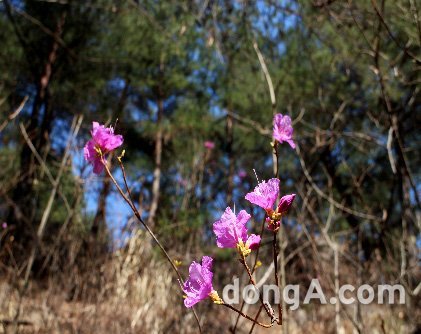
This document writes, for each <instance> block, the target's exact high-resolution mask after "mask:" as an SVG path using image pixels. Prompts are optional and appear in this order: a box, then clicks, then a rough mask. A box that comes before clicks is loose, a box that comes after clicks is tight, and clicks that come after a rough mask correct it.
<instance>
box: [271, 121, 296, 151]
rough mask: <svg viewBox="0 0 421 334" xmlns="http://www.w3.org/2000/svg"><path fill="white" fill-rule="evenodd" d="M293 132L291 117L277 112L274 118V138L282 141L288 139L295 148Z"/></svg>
mask: <svg viewBox="0 0 421 334" xmlns="http://www.w3.org/2000/svg"><path fill="white" fill-rule="evenodd" d="M293 132H294V129H293V128H292V125H291V118H290V117H289V116H288V115H285V116H284V115H282V114H276V115H275V117H274V119H273V138H275V140H277V141H278V142H280V143H283V142H284V141H286V142H287V143H288V144H289V145H290V146H291V147H292V148H295V143H294V141H293V140H292V133H293Z"/></svg>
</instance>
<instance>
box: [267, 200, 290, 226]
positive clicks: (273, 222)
mask: <svg viewBox="0 0 421 334" xmlns="http://www.w3.org/2000/svg"><path fill="white" fill-rule="evenodd" d="M294 199H295V194H290V195H285V196H282V197H281V200H280V201H279V205H278V207H277V209H276V211H275V212H273V213H272V215H271V217H267V218H266V222H267V223H268V229H269V230H271V231H277V230H278V229H279V227H280V226H281V220H282V216H283V215H285V214H286V213H287V211H288V210H289V208H290V207H291V205H292V202H293V201H294ZM272 218H273V219H272Z"/></svg>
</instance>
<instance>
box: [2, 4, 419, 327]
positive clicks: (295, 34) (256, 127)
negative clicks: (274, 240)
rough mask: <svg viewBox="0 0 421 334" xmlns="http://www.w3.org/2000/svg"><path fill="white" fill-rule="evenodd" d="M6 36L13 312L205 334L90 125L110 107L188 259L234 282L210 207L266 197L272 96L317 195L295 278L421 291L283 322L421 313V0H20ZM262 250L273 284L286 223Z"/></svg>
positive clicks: (306, 215) (293, 230) (174, 244)
mask: <svg viewBox="0 0 421 334" xmlns="http://www.w3.org/2000/svg"><path fill="white" fill-rule="evenodd" d="M0 40H1V41H2V44H1V47H0V111H1V112H0V184H1V187H0V219H1V221H0V223H1V226H0V333H9V332H10V333H16V332H21V333H51V332H57V333H197V325H196V323H195V320H194V318H193V315H192V313H191V312H190V311H189V310H187V309H185V308H184V306H183V299H182V296H181V294H180V291H179V289H178V283H177V279H176V277H175V275H174V273H173V272H172V271H171V268H170V267H169V265H168V263H167V262H165V259H164V258H163V257H162V254H161V253H160V252H159V250H158V249H157V248H156V246H155V245H154V243H153V242H152V241H151V240H150V238H148V237H147V236H146V235H145V232H144V230H143V229H142V228H140V227H139V226H138V225H137V223H136V220H135V219H133V216H132V214H131V212H130V211H129V208H128V207H127V206H126V205H125V203H124V202H123V201H122V200H121V199H119V197H118V196H117V193H116V191H115V189H114V187H113V185H112V183H110V181H109V179H108V178H106V177H102V176H101V177H98V176H95V175H93V174H92V167H91V166H89V165H87V164H86V162H85V161H84V160H83V146H84V144H85V142H86V141H87V139H88V137H89V131H90V129H91V126H92V121H98V122H100V123H106V124H109V125H114V124H115V125H116V133H119V134H122V135H123V136H124V138H125V142H124V145H123V147H124V149H125V150H126V156H125V158H124V163H125V166H126V171H127V174H128V181H129V184H130V186H131V187H132V189H133V193H134V196H135V198H136V202H137V204H138V206H139V208H140V211H141V213H142V216H143V217H144V218H145V220H146V221H147V222H148V223H149V225H150V226H151V228H152V229H153V230H154V231H155V233H156V234H157V235H158V236H159V238H160V240H161V242H162V243H163V244H164V245H165V247H166V249H167V250H168V252H169V253H170V255H171V256H172V258H174V259H177V260H178V261H180V262H181V264H180V270H181V272H182V273H183V274H184V275H187V273H188V265H189V264H190V262H191V261H193V260H196V261H197V260H200V259H201V257H202V255H203V254H207V255H211V256H212V257H214V258H215V278H214V287H215V288H216V289H218V290H219V291H221V290H222V288H223V287H224V285H226V284H228V283H231V282H232V280H233V277H234V276H237V277H238V276H239V277H241V278H242V280H241V282H242V284H244V285H245V284H247V279H246V276H245V275H244V274H243V272H242V271H241V266H240V264H239V263H238V261H237V260H236V255H235V251H233V250H232V251H231V250H226V249H222V250H221V249H218V248H216V246H215V238H214V236H213V234H212V223H213V222H214V221H215V220H216V219H217V218H219V216H220V215H221V214H222V212H223V210H224V209H225V207H226V206H228V205H231V206H232V205H234V204H235V205H236V207H237V208H244V209H247V210H248V211H249V212H251V211H252V210H253V209H252V207H251V206H250V204H249V203H248V202H246V201H245V200H244V195H245V194H246V193H247V192H248V191H251V190H252V189H253V188H254V186H255V185H256V184H257V181H256V178H255V175H254V173H253V169H255V170H256V173H257V174H258V176H259V179H260V180H262V179H268V178H270V177H272V176H273V167H272V147H271V145H270V141H271V134H272V118H273V115H274V113H283V114H288V115H290V116H291V118H292V120H293V126H294V139H295V142H296V143H297V149H296V150H295V151H294V150H291V149H290V148H289V147H287V146H286V145H285V144H284V145H282V146H280V151H279V153H280V179H281V192H282V193H283V194H285V193H292V192H293V193H296V194H297V198H296V201H295V203H294V206H293V208H292V209H291V210H290V213H289V215H288V217H287V218H286V219H284V225H283V228H282V231H281V235H282V237H281V241H280V244H279V250H280V255H279V265H280V268H281V272H282V284H283V285H285V284H300V286H301V287H302V289H301V293H302V294H305V288H306V287H308V286H309V282H310V281H311V279H312V278H319V279H320V282H321V283H322V287H323V289H324V290H325V291H326V294H327V295H331V296H332V295H335V291H336V292H337V286H338V284H341V285H342V284H346V283H348V284H354V285H356V286H359V285H361V284H363V283H366V284H370V285H372V286H377V284H386V283H387V284H397V283H399V284H402V285H403V286H404V287H405V293H406V303H405V305H390V306H389V305H375V304H373V305H369V306H362V305H358V304H353V305H347V306H344V305H341V306H330V305H319V304H317V303H313V304H311V305H306V306H302V307H301V308H300V309H299V310H297V311H289V312H287V311H286V310H284V326H283V327H282V333H354V332H355V333H415V332H417V331H418V333H419V331H420V326H421V323H420V319H421V315H420V298H419V294H420V290H421V286H420V278H421V273H420V263H419V261H420V247H421V239H420V234H419V233H420V224H421V223H420V198H419V197H420V176H421V175H420V170H419V166H420V164H421V161H420V151H419V142H420V124H421V119H420V118H421V113H420V109H421V106H420V87H421V86H420V82H421V77H420V59H421V53H420V50H421V4H420V2H418V1H416V0H371V1H369V0H358V1H357V0H336V1H335V0H313V1H310V0H308V1H304V0H279V1H277V0H256V1H247V0H237V1H236V0H231V1H230V0H200V1H199V0H190V1H174V0H170V1H154V0H143V1H139V0H138V1H135V0H133V1H117V0H114V1H113V0H97V1H95V0H89V1H76V0H74V1H72V0H3V1H0ZM117 120H118V121H117ZM417 124H418V125H417ZM205 141H212V142H214V144H215V147H214V148H206V147H205V146H204V143H205ZM117 154H119V153H117ZM110 158H111V157H110ZM110 162H111V159H110ZM111 163H112V162H111ZM113 166H114V168H113V170H114V172H115V173H116V176H117V179H119V180H121V174H120V172H119V170H118V168H116V167H117V166H116V163H115V162H114V165H113ZM254 217H255V219H254V221H253V227H254V230H255V231H259V230H260V226H261V217H262V212H260V211H259V210H255V215H254ZM260 260H261V262H262V266H261V267H260V268H258V270H257V273H256V276H257V277H256V279H257V281H260V280H268V283H272V282H271V281H270V280H271V277H270V278H269V279H268V278H267V276H268V275H266V276H265V274H267V273H270V272H271V271H272V270H273V266H272V267H271V238H270V236H269V235H264V236H263V246H262V249H261V257H260ZM265 277H266V278H265ZM196 311H197V313H198V314H199V317H200V318H201V322H202V326H203V329H204V332H205V333H225V332H229V328H230V327H231V329H232V328H233V326H234V324H235V321H236V316H235V314H229V313H226V312H224V310H221V308H220V307H218V306H216V305H211V303H210V302H202V303H200V304H199V305H198V307H196ZM247 312H248V313H250V314H255V313H256V312H257V308H256V307H255V306H249V307H248V310H247ZM417 326H418V327H417ZM237 327H238V329H237V332H238V333H248V332H249V330H250V323H246V322H244V321H240V323H239V324H238V326H237ZM254 332H255V333H260V332H264V331H259V330H257V329H255V331H254ZM266 332H268V333H279V332H280V327H277V328H274V329H273V330H272V331H271V330H268V331H266Z"/></svg>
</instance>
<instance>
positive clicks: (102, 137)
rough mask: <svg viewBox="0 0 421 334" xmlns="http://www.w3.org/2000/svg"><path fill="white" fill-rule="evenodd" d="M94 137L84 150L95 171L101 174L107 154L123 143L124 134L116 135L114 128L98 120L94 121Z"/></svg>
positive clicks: (92, 133)
mask: <svg viewBox="0 0 421 334" xmlns="http://www.w3.org/2000/svg"><path fill="white" fill-rule="evenodd" d="M91 135H92V139H91V140H89V141H88V142H87V143H86V145H85V147H84V149H83V151H84V156H85V160H86V161H88V162H90V163H91V164H92V165H93V166H94V173H95V174H100V173H101V172H102V170H103V169H104V162H105V160H104V158H105V155H106V154H107V153H109V152H111V151H112V150H114V149H116V148H117V147H119V146H121V145H122V144H123V136H121V135H115V134H114V129H113V128H112V127H111V126H110V127H109V128H106V127H105V126H104V125H100V124H99V123H98V122H93V123H92V131H91Z"/></svg>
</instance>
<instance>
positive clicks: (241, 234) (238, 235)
mask: <svg viewBox="0 0 421 334" xmlns="http://www.w3.org/2000/svg"><path fill="white" fill-rule="evenodd" d="M250 217H251V216H250V215H249V214H248V213H247V212H246V211H245V210H241V211H240V212H239V213H238V215H237V216H235V214H234V212H232V210H231V208H230V207H227V208H226V209H225V212H224V213H223V215H222V217H221V219H220V220H217V221H216V222H215V223H214V224H213V232H214V233H215V235H216V244H217V246H218V247H219V248H238V249H239V250H240V251H243V250H244V251H245V252H246V253H247V254H244V255H248V254H249V253H250V251H248V250H250V249H256V248H257V246H258V245H259V243H260V236H258V235H255V234H251V235H250V236H247V226H246V224H247V222H248V221H249V219H250ZM241 247H243V248H241Z"/></svg>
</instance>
